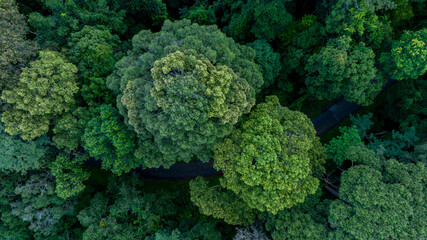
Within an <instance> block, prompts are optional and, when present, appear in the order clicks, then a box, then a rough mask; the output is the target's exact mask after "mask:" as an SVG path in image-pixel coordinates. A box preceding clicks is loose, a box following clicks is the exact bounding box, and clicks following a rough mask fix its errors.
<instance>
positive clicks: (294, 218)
mask: <svg viewBox="0 0 427 240" xmlns="http://www.w3.org/2000/svg"><path fill="white" fill-rule="evenodd" d="M320 195H321V190H320V189H318V190H317V192H316V193H315V194H314V195H310V196H308V197H307V199H306V200H305V202H304V203H300V204H298V205H296V206H295V207H293V208H292V209H285V210H282V211H279V212H278V213H277V215H272V214H269V215H268V218H267V221H266V223H265V228H266V230H267V231H269V232H270V234H271V237H272V239H273V240H286V239H289V240H290V239H295V240H305V239H307V240H322V239H327V235H328V231H329V229H328V227H327V226H326V224H327V221H328V219H327V216H328V212H329V204H330V202H331V201H330V200H323V201H322V200H321V199H320V198H321V196H320Z"/></svg>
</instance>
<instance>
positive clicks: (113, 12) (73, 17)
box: [28, 0, 127, 48]
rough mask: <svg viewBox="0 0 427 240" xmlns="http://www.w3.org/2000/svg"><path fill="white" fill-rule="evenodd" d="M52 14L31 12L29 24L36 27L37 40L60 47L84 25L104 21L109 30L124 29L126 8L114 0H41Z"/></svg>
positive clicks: (122, 31) (121, 30)
mask: <svg viewBox="0 0 427 240" xmlns="http://www.w3.org/2000/svg"><path fill="white" fill-rule="evenodd" d="M41 2H42V3H43V5H44V6H45V7H46V8H47V9H48V11H49V13H50V15H47V16H43V15H42V14H41V13H40V12H32V13H30V14H29V16H28V22H29V24H30V25H31V26H32V27H33V28H34V29H35V30H36V34H37V35H36V40H37V42H39V43H40V45H42V46H45V47H53V48H57V47H59V46H62V45H64V44H65V43H66V41H67V38H68V37H69V36H70V34H71V33H73V32H78V31H80V30H81V29H82V28H83V26H85V25H90V26H96V25H103V26H105V27H106V28H108V29H109V30H110V31H113V32H117V33H124V32H125V31H126V28H127V27H126V25H125V24H124V23H123V18H124V16H125V13H126V12H125V10H123V9H119V5H117V4H115V1H114V0H96V1H93V0H83V1H77V0H68V1H61V0H42V1H41Z"/></svg>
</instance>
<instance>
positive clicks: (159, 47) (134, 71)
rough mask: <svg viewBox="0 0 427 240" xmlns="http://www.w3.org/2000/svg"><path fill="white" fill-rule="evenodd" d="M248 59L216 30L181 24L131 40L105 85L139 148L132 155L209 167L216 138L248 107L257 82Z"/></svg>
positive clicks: (154, 163)
mask: <svg viewBox="0 0 427 240" xmlns="http://www.w3.org/2000/svg"><path fill="white" fill-rule="evenodd" d="M254 57H255V52H254V50H253V49H251V48H248V47H246V46H241V45H238V44H236V43H234V41H233V40H232V39H230V38H227V37H226V36H225V35H224V34H223V33H221V31H219V30H218V29H217V28H216V27H215V26H199V25H197V24H190V22H189V21H188V20H182V21H177V22H173V23H172V22H170V21H166V22H165V24H164V25H163V28H162V30H161V31H160V32H158V33H151V32H150V31H146V30H144V31H141V32H140V33H139V34H137V35H136V36H135V37H134V38H133V50H131V51H130V52H129V54H128V56H126V57H124V58H122V59H121V60H120V61H119V62H118V63H117V64H116V70H115V72H114V73H113V74H112V75H111V76H110V77H109V78H108V79H107V84H108V87H109V88H110V89H112V90H113V91H114V92H115V93H117V94H118V98H117V105H118V108H119V110H120V112H121V114H123V116H125V121H126V123H127V124H128V125H129V126H130V127H131V128H132V129H133V130H134V131H135V132H136V134H137V136H138V139H139V141H141V142H142V143H141V144H140V145H139V149H138V151H137V154H138V156H140V158H141V159H144V161H146V162H145V164H146V165H147V166H149V167H159V166H161V165H163V166H164V167H169V166H171V165H172V164H173V163H175V162H176V161H186V162H188V161H190V160H191V159H192V158H193V157H197V158H199V159H200V160H202V161H208V160H209V159H210V157H211V150H210V149H211V147H212V146H213V144H214V143H215V142H216V141H217V139H220V138H222V137H223V136H226V135H228V134H229V133H230V131H231V127H232V125H233V124H235V123H236V122H237V120H238V119H239V117H240V116H241V115H242V114H245V113H248V112H249V110H250V109H251V107H252V106H253V105H254V103H255V98H254V94H255V93H256V92H258V91H259V89H260V87H261V85H262V83H263V81H262V76H261V73H260V72H259V71H258V69H257V66H256V64H255V63H254V62H253V60H254Z"/></svg>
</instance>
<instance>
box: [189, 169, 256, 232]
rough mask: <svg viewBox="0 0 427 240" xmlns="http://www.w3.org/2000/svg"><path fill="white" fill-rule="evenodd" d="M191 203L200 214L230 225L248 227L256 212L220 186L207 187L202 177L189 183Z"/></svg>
mask: <svg viewBox="0 0 427 240" xmlns="http://www.w3.org/2000/svg"><path fill="white" fill-rule="evenodd" d="M190 194H191V201H192V202H193V203H194V204H195V205H196V206H197V207H199V210H200V212H201V213H202V214H205V215H208V216H213V217H214V218H218V219H223V220H224V221H225V222H226V223H228V224H231V225H250V224H252V223H253V222H254V221H255V217H256V213H257V212H256V211H255V210H254V209H251V208H250V207H249V206H248V205H247V204H246V203H245V202H244V201H241V199H240V198H239V196H238V195H236V194H235V193H234V192H232V191H227V190H222V189H221V185H216V186H209V185H208V182H207V181H206V180H205V179H203V178H202V177H197V178H196V179H194V180H191V182H190Z"/></svg>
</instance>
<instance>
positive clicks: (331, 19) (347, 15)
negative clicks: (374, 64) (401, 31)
mask: <svg viewBox="0 0 427 240" xmlns="http://www.w3.org/2000/svg"><path fill="white" fill-rule="evenodd" d="M396 7H397V4H396V3H395V2H394V1H392V0H374V1H371V0H360V1H353V0H338V1H336V3H335V4H334V5H333V6H332V9H331V11H330V13H329V14H328V16H327V17H326V19H325V24H326V26H325V28H326V31H327V32H328V33H331V34H335V35H338V36H340V35H346V36H351V37H353V38H355V39H360V40H361V41H363V42H365V43H366V44H367V45H368V46H370V47H372V48H374V49H380V48H381V47H382V46H384V45H386V46H387V45H389V44H390V41H391V39H392V28H391V26H390V22H389V21H387V20H386V19H387V18H384V17H382V16H381V15H378V14H379V13H380V12H384V11H387V10H392V9H395V8H396Z"/></svg>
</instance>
